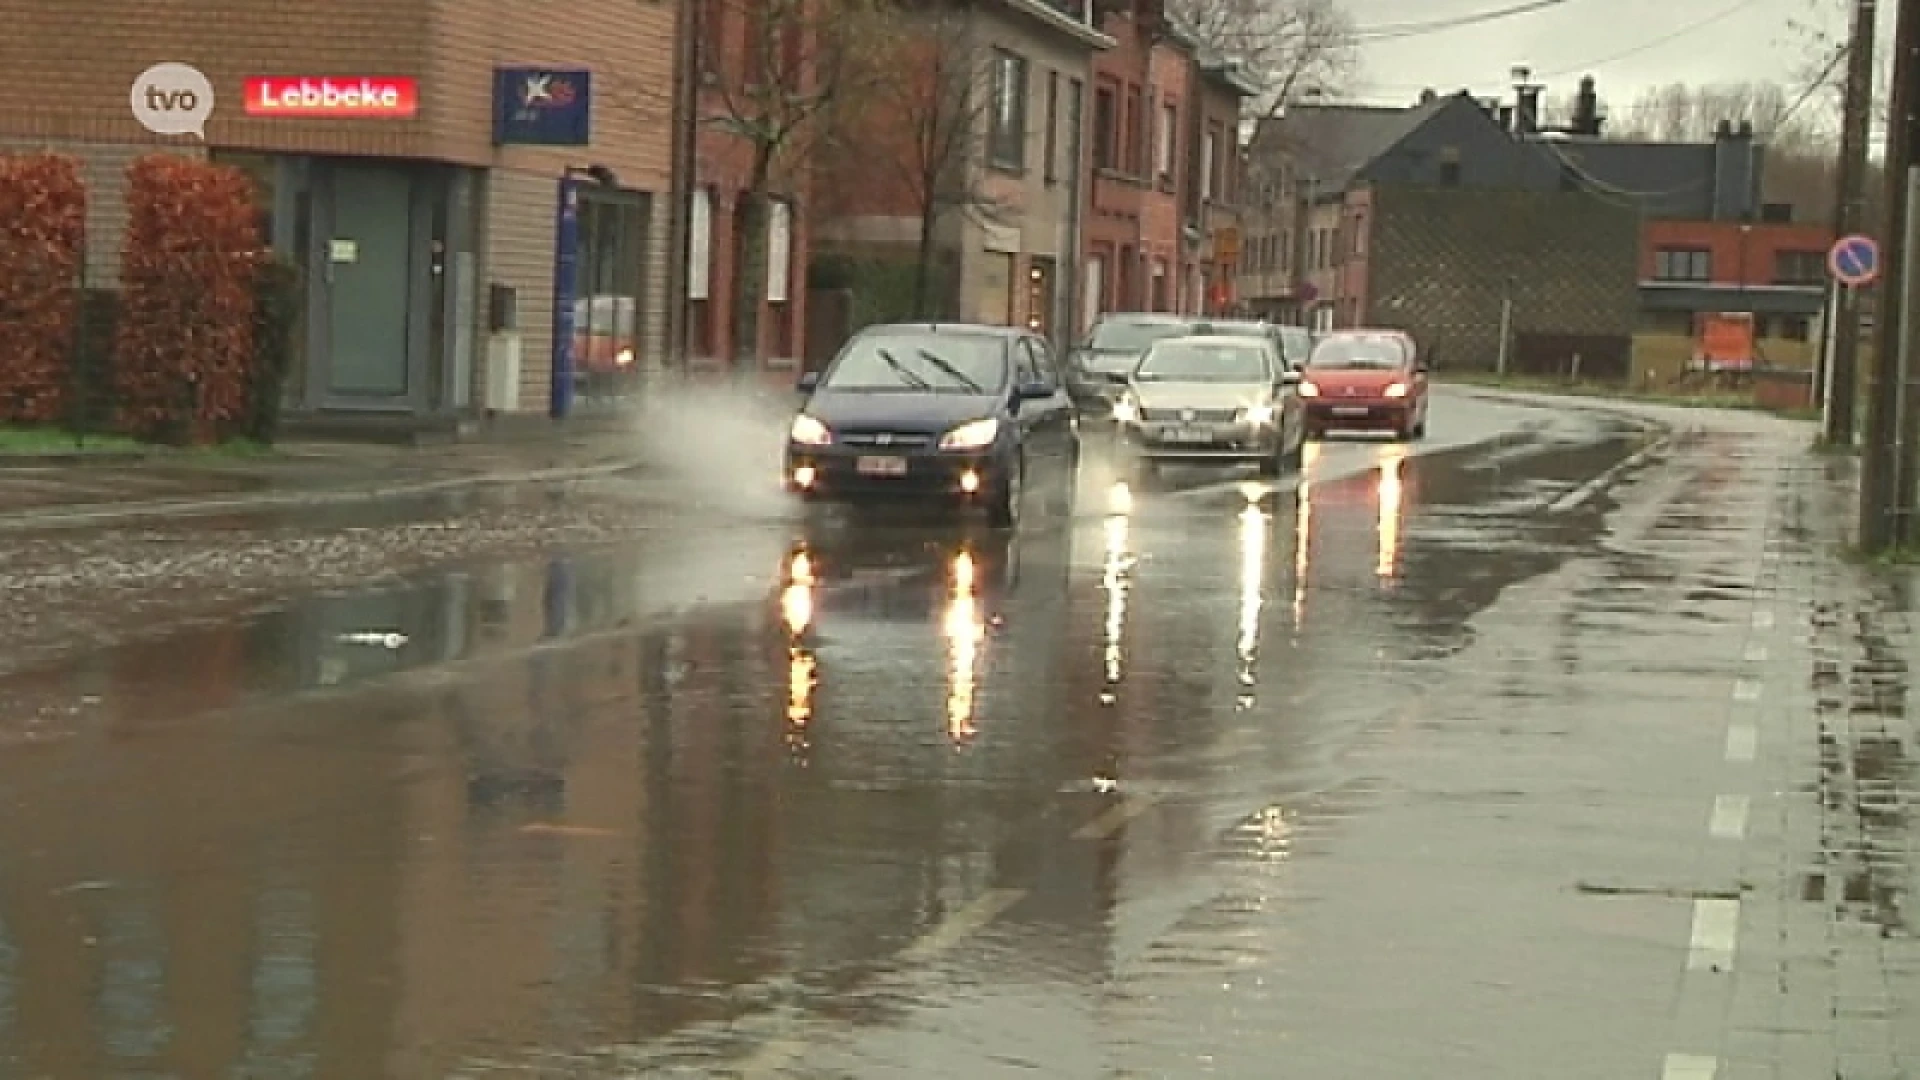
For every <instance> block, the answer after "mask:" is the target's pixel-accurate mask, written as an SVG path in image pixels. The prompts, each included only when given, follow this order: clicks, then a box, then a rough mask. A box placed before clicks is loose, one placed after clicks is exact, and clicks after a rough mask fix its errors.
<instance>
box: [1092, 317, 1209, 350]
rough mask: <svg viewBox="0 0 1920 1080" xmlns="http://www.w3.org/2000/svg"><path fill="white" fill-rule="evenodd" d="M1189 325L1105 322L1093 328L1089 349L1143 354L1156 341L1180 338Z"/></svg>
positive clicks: (1176, 323)
mask: <svg viewBox="0 0 1920 1080" xmlns="http://www.w3.org/2000/svg"><path fill="white" fill-rule="evenodd" d="M1187 332H1188V328H1187V324H1185V323H1178V322H1124V321H1112V322H1103V323H1101V324H1100V325H1098V326H1096V327H1094V328H1093V334H1092V336H1090V337H1089V338H1087V348H1089V349H1093V350H1095V351H1097V352H1128V353H1141V352H1145V351H1147V348H1148V347H1149V346H1151V345H1152V344H1153V343H1154V342H1156V341H1164V340H1166V339H1167V338H1172V337H1180V336H1181V335H1183V334H1186V333H1187Z"/></svg>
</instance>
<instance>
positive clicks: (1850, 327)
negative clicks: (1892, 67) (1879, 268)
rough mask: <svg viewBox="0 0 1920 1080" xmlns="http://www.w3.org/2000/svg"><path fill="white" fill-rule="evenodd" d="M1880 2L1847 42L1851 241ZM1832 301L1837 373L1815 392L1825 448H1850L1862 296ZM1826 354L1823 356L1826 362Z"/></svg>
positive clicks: (1844, 135)
mask: <svg viewBox="0 0 1920 1080" xmlns="http://www.w3.org/2000/svg"><path fill="white" fill-rule="evenodd" d="M1878 7H1879V0H1855V3H1854V6H1853V29H1852V32H1851V34H1850V35H1849V36H1848V39H1847V82H1846V97H1845V102H1844V104H1843V106H1842V120H1841V131H1840V162H1839V170H1838V176H1837V179H1838V181H1839V183H1838V184H1837V190H1836V193H1835V194H1836V205H1835V206H1834V216H1833V217H1834V230H1835V233H1836V234H1837V235H1839V236H1849V235H1852V234H1854V233H1858V232H1862V231H1864V230H1865V228H1866V224H1867V223H1866V216H1867V171H1868V170H1867V141H1868V137H1869V132H1870V123H1871V121H1872V118H1873V35H1874V28H1875V26H1876V24H1877V23H1878V22H1879V19H1878V18H1877V16H1878V13H1879V12H1878ZM1829 289H1830V290H1831V291H1832V296H1833V300H1832V303H1831V304H1830V305H1829V306H1828V309H1829V312H1830V314H1829V317H1828V319H1827V326H1826V331H1825V336H1827V337H1829V338H1830V339H1831V341H1832V343H1833V348H1832V358H1831V360H1830V361H1829V362H1830V363H1832V365H1833V368H1832V370H1831V371H1830V372H1822V373H1818V374H1816V376H1815V378H1814V386H1815V392H1816V393H1818V392H1819V390H1820V388H1822V387H1825V388H1828V390H1829V391H1830V395H1829V396H1828V397H1827V398H1826V400H1825V401H1824V402H1823V404H1824V405H1825V406H1826V412H1825V420H1826V430H1825V432H1824V433H1823V434H1824V437H1825V440H1826V442H1827V443H1828V444H1829V445H1832V446H1852V445H1853V442H1854V432H1855V430H1856V428H1857V425H1856V424H1855V422H1854V412H1855V407H1856V405H1857V403H1858V401H1859V397H1860V394H1859V390H1858V385H1859V384H1858V378H1859V373H1858V369H1859V364H1860V290H1859V289H1857V288H1849V287H1847V286H1844V285H1841V284H1840V283H1839V282H1834V283H1832V284H1831V285H1830V286H1829ZM1825 353H1826V350H1824V349H1823V350H1822V355H1823V356H1824V355H1825Z"/></svg>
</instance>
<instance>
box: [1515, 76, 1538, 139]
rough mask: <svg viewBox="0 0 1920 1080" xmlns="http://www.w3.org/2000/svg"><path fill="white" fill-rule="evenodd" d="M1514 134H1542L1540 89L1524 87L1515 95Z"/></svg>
mask: <svg viewBox="0 0 1920 1080" xmlns="http://www.w3.org/2000/svg"><path fill="white" fill-rule="evenodd" d="M1513 123H1514V133H1515V134H1517V135H1537V134H1539V132H1540V87H1538V86H1523V87H1520V89H1519V90H1518V91H1517V92H1516V93H1515V95H1514V106H1513Z"/></svg>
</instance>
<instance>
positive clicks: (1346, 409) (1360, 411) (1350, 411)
mask: <svg viewBox="0 0 1920 1080" xmlns="http://www.w3.org/2000/svg"><path fill="white" fill-rule="evenodd" d="M1333 415H1335V416H1365V415H1367V407H1366V406H1365V405H1342V406H1340V407H1338V408H1336V409H1334V410H1333Z"/></svg>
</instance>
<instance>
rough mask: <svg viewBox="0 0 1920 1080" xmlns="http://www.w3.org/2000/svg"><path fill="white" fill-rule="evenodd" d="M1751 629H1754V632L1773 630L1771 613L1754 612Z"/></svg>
mask: <svg viewBox="0 0 1920 1080" xmlns="http://www.w3.org/2000/svg"><path fill="white" fill-rule="evenodd" d="M1753 628H1754V629H1755V630H1771V629H1773V612H1771V611H1756V612H1754V613H1753Z"/></svg>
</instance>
